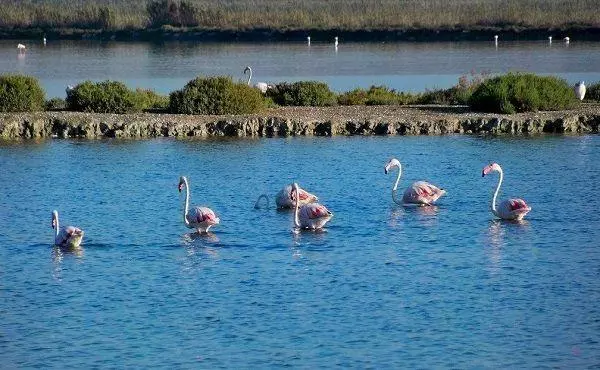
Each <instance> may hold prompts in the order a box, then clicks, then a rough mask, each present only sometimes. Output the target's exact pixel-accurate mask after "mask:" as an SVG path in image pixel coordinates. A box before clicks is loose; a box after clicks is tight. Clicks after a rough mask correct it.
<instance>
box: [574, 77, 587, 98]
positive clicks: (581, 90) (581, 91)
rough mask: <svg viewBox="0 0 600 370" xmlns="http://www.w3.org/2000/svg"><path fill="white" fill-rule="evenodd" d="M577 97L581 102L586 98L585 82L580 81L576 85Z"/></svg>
mask: <svg viewBox="0 0 600 370" xmlns="http://www.w3.org/2000/svg"><path fill="white" fill-rule="evenodd" d="M575 95H576V96H577V99H579V100H583V98H585V81H579V82H578V83H576V84H575Z"/></svg>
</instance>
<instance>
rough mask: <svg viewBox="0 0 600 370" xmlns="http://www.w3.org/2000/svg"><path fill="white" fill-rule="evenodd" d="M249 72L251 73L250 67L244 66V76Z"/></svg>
mask: <svg viewBox="0 0 600 370" xmlns="http://www.w3.org/2000/svg"><path fill="white" fill-rule="evenodd" d="M250 71H252V69H251V68H250V66H246V68H244V74H246V73H247V72H250Z"/></svg>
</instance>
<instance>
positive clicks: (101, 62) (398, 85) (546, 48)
mask: <svg viewBox="0 0 600 370" xmlns="http://www.w3.org/2000/svg"><path fill="white" fill-rule="evenodd" d="M22 42H23V43H25V44H26V45H27V46H28V50H27V52H26V53H24V54H19V53H18V52H17V49H16V45H17V43H18V41H15V40H11V41H6V40H5V41H0V72H2V73H4V72H20V73H26V74H30V75H34V76H36V77H38V78H39V79H40V80H41V82H42V84H43V86H44V88H45V89H46V91H47V94H48V95H49V96H51V97H53V96H58V97H64V96H65V87H66V86H67V85H68V84H72V85H74V84H77V83H80V82H82V81H84V80H88V79H91V80H95V81H102V80H106V79H111V80H118V81H123V82H125V83H127V84H128V85H129V86H131V87H144V88H151V89H154V90H156V91H158V92H161V93H169V92H171V91H173V90H176V89H180V88H182V87H183V86H184V85H185V84H186V83H187V82H188V81H189V80H191V79H193V78H194V77H196V76H198V75H229V76H232V77H233V78H234V79H244V81H245V77H244V76H243V74H242V71H243V69H244V67H245V66H246V65H251V66H252V67H253V69H254V76H253V80H254V81H255V82H259V81H266V82H271V83H276V82H282V81H290V82H291V81H299V80H318V81H323V82H326V83H328V84H329V86H330V87H331V88H332V89H334V90H337V91H349V90H351V89H354V88H356V87H363V88H367V87H369V86H371V85H386V86H389V87H391V88H394V89H397V90H400V91H424V90H426V89H433V88H446V87H450V86H452V85H454V84H456V83H457V81H458V77H459V76H461V75H464V74H469V73H470V72H471V71H474V72H476V73H481V72H489V73H504V72H507V71H530V72H535V73H540V74H552V75H557V76H560V77H563V78H565V79H567V80H568V81H569V82H571V83H574V82H575V81H579V80H585V81H588V82H592V81H594V82H595V81H599V80H600V43H599V42H583V41H581V42H580V41H577V40H573V41H572V42H571V43H570V44H569V45H566V44H565V43H564V42H562V41H561V40H555V41H554V43H553V44H548V42H547V41H546V40H540V41H511V42H508V41H507V42H504V41H502V40H501V41H500V43H499V44H498V47H497V48H496V47H495V46H494V43H493V42H492V41H490V42H436V43H414V42H413V43H411V42H398V43H344V42H343V40H342V43H341V44H340V46H339V47H338V49H337V51H336V49H335V48H334V46H333V45H332V44H330V43H323V42H319V41H318V40H313V43H312V45H311V46H310V47H309V46H308V45H306V44H303V43H263V44H239V43H208V44H207V43H200V42H169V43H164V44H152V43H141V42H130V43H129V42H99V41H53V40H49V41H48V44H47V45H46V46H44V45H43V44H42V43H41V41H31V40H28V41H22Z"/></svg>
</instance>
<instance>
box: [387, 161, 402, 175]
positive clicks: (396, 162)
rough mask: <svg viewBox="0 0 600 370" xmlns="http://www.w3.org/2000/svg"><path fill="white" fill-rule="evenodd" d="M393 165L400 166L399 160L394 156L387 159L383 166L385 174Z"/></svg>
mask: <svg viewBox="0 0 600 370" xmlns="http://www.w3.org/2000/svg"><path fill="white" fill-rule="evenodd" d="M394 167H398V168H400V161H399V160H397V159H396V158H392V159H390V160H389V161H388V163H386V165H385V168H384V171H385V174H386V175H387V174H388V172H390V170H391V169H392V168H394Z"/></svg>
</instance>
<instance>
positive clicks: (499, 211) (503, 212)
mask: <svg viewBox="0 0 600 370" xmlns="http://www.w3.org/2000/svg"><path fill="white" fill-rule="evenodd" d="M491 172H499V173H500V178H499V180H498V185H497V186H496V191H495V192H494V196H493V197H492V203H491V204H490V209H491V211H492V213H493V214H494V215H495V216H497V217H499V218H501V219H503V220H515V221H520V220H522V219H523V218H524V217H525V215H526V214H527V213H529V211H531V207H529V206H528V205H527V203H526V202H525V201H524V200H523V199H520V198H511V199H506V200H504V201H502V202H500V204H499V206H498V207H497V208H496V197H497V196H498V192H499V191H500V186H501V185H502V179H503V178H504V172H503V171H502V167H500V165H499V164H498V163H492V164H490V165H488V166H485V167H484V168H483V171H482V172H481V176H485V175H487V174H489V173H491Z"/></svg>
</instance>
